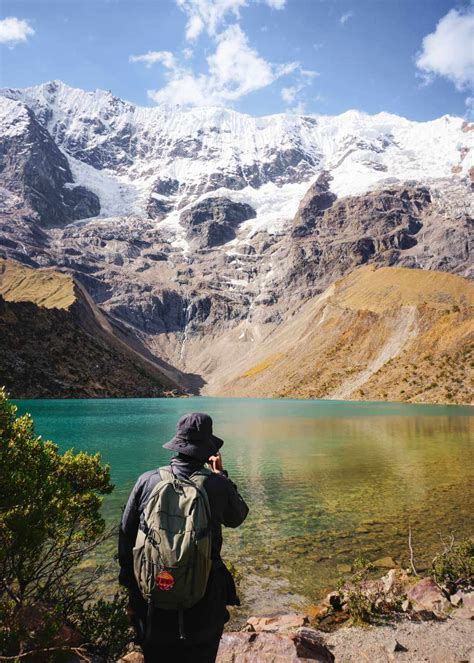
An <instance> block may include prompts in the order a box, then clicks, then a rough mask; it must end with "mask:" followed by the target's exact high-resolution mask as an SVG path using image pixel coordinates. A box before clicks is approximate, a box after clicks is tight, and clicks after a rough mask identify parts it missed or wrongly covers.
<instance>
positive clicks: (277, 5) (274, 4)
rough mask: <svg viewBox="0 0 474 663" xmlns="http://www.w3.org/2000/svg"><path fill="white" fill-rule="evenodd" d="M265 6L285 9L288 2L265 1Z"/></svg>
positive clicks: (280, 0)
mask: <svg viewBox="0 0 474 663" xmlns="http://www.w3.org/2000/svg"><path fill="white" fill-rule="evenodd" d="M265 4H267V5H268V6H269V7H271V8H272V9H283V8H284V6H285V5H286V0H265Z"/></svg>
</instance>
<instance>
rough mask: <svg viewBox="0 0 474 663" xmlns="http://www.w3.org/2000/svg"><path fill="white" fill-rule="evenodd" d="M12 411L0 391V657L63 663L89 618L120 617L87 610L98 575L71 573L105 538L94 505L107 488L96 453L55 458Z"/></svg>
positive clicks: (52, 448)
mask: <svg viewBox="0 0 474 663" xmlns="http://www.w3.org/2000/svg"><path fill="white" fill-rule="evenodd" d="M16 411H17V409H16V407H15V406H14V405H13V404H12V403H11V402H10V401H9V400H8V398H7V395H6V393H5V391H4V390H1V389H0V651H1V652H2V653H3V654H4V655H10V656H17V655H21V654H25V653H26V652H29V651H31V652H41V654H40V655H39V656H37V658H36V660H41V661H61V660H64V658H65V656H66V654H65V650H67V649H69V654H68V655H67V656H68V657H69V658H70V650H71V649H77V648H78V647H79V649H81V647H82V646H83V643H85V642H86V639H85V638H84V637H82V635H81V633H80V630H78V627H79V628H81V625H83V624H87V623H88V620H87V616H88V615H89V616H90V615H95V617H98V616H99V615H102V623H104V619H105V617H106V616H107V615H108V617H107V619H108V622H107V623H109V625H110V624H112V623H114V621H116V616H117V613H118V612H120V610H121V611H122V613H123V614H125V613H124V610H123V606H122V604H121V603H119V602H117V600H115V601H114V602H112V603H111V604H110V606H109V607H107V605H106V603H105V602H98V603H97V604H95V607H89V608H85V607H84V606H85V605H86V604H87V602H88V601H90V599H91V597H92V594H93V591H94V586H93V582H94V580H96V579H97V569H95V570H94V571H93V572H92V573H91V574H89V576H87V575H85V574H84V573H81V575H79V574H78V572H77V567H78V565H79V563H80V562H81V561H82V560H83V559H84V558H85V557H86V556H87V555H89V554H90V552H91V551H92V550H93V549H94V548H95V547H96V546H97V545H98V544H99V543H100V542H101V541H102V540H104V538H105V537H106V536H107V533H106V531H105V523H104V520H103V518H102V516H101V514H100V506H101V503H102V500H103V495H105V494H107V493H110V492H111V491H112V489H113V486H112V484H111V482H110V473H109V467H108V466H107V465H105V466H104V465H102V464H101V458H100V455H99V454H96V455H90V454H87V453H83V452H79V453H74V452H73V451H72V450H70V451H66V453H64V454H60V453H59V451H58V447H57V446H56V445H55V444H53V443H52V442H49V441H43V440H42V439H41V437H38V436H37V435H35V432H34V427H33V421H32V419H31V417H30V416H29V415H24V416H22V417H17V416H16ZM112 617H113V619H112ZM107 619H105V621H107ZM89 622H90V620H89ZM89 635H91V636H92V635H94V634H93V633H91V632H90V629H89V632H88V633H87V636H88V637H89ZM106 637H107V638H108V637H109V636H106ZM101 642H102V641H101ZM51 648H53V651H48V652H46V651H45V650H46V649H51ZM111 651H112V650H111ZM114 653H115V652H114Z"/></svg>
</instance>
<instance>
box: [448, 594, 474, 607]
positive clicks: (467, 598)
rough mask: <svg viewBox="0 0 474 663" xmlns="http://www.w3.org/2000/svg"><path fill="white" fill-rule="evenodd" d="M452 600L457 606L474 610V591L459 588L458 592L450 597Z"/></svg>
mask: <svg viewBox="0 0 474 663" xmlns="http://www.w3.org/2000/svg"><path fill="white" fill-rule="evenodd" d="M450 601H451V603H452V604H453V605H455V606H458V607H463V608H468V609H469V610H474V592H463V591H462V590H459V591H457V592H456V594H453V595H452V596H451V597H450Z"/></svg>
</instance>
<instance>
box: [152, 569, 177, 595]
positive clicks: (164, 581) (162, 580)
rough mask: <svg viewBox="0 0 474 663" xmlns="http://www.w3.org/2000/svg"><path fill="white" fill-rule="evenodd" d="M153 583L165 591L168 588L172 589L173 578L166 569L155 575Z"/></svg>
mask: <svg viewBox="0 0 474 663" xmlns="http://www.w3.org/2000/svg"><path fill="white" fill-rule="evenodd" d="M155 583H156V586H157V587H158V589H161V590H163V591H164V592H167V591H168V590H169V589H173V587H174V578H173V576H172V575H171V573H169V572H168V571H160V573H158V574H157V575H156V576H155Z"/></svg>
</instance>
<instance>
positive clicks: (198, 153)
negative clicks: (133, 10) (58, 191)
mask: <svg viewBox="0 0 474 663" xmlns="http://www.w3.org/2000/svg"><path fill="white" fill-rule="evenodd" d="M0 95H1V97H3V98H2V99H0V109H1V113H2V115H1V118H2V119H1V120H0V122H1V124H0V127H2V133H3V132H6V133H8V132H11V131H15V132H16V133H18V132H19V131H20V130H21V127H22V126H23V127H24V126H25V121H26V120H25V117H26V115H27V113H28V112H30V111H31V112H32V113H33V115H34V118H35V120H36V122H37V123H38V125H39V126H40V127H41V128H42V129H43V130H45V131H46V132H47V133H48V134H49V136H51V138H52V140H53V141H54V143H55V145H56V146H57V147H58V148H59V149H60V150H61V151H62V153H63V154H64V155H65V156H66V158H67V161H68V165H69V168H70V170H71V173H72V177H73V179H74V184H75V185H76V186H82V187H84V188H85V189H87V190H88V191H91V192H92V193H93V194H96V195H97V196H98V198H99V201H100V216H101V217H110V216H126V215H130V214H135V215H140V216H143V217H144V218H149V219H154V220H156V221H157V222H160V221H163V228H166V227H167V228H169V229H170V232H171V233H173V232H174V233H175V234H176V235H177V236H178V237H179V236H180V235H181V236H182V232H181V233H180V228H179V215H178V214H177V213H176V210H180V209H182V208H183V207H184V206H186V205H188V204H190V203H193V202H194V201H196V200H198V199H202V198H203V197H206V196H209V195H212V196H217V195H218V196H225V197H227V198H229V199H231V200H232V201H235V202H239V203H247V204H250V205H251V206H252V207H253V208H254V209H255V211H256V215H255V218H254V219H253V220H252V222H250V223H248V224H247V226H248V230H249V231H251V232H255V230H257V229H258V230H269V231H282V230H283V228H284V227H285V225H286V224H288V222H289V221H290V220H291V219H292V218H293V216H294V214H295V212H296V210H297V207H298V204H299V202H300V200H301V199H302V197H303V195H304V194H305V192H306V190H307V189H308V187H309V185H310V184H311V182H312V181H313V180H314V179H315V178H316V176H317V174H318V173H319V172H321V171H322V170H327V171H329V172H330V173H331V176H332V181H331V191H332V192H333V193H334V194H335V195H336V196H338V197H339V198H340V197H343V196H347V195H358V194H360V193H364V192H366V191H367V190H369V189H370V188H371V187H373V186H376V185H379V184H381V183H394V182H395V181H407V180H415V181H428V180H430V179H434V178H440V177H447V176H450V175H451V174H452V172H453V169H454V170H455V172H456V174H457V175H458V176H461V177H462V176H463V175H466V174H467V173H468V172H469V169H470V168H471V167H472V164H473V163H474V161H473V156H472V154H473V153H472V150H471V151H469V140H470V139H471V142H472V136H473V134H472V133H470V132H466V131H465V123H464V122H463V120H462V119H461V118H457V117H450V116H445V117H442V118H440V119H438V120H435V121H432V122H424V123H420V122H410V121H408V120H406V119H404V118H401V117H397V116H395V115H390V114H387V113H380V114H378V115H374V116H369V115H366V114H364V113H360V112H357V111H348V112H346V113H343V114H342V115H339V116H336V117H329V116H318V117H309V116H298V115H273V116H269V117H260V118H255V117H250V116H248V115H243V114H240V113H237V112H235V111H233V110H228V109H222V108H199V109H193V110H180V109H169V108H163V109H162V108H140V107H137V106H134V105H132V104H130V103H127V102H125V101H122V100H121V99H118V98H116V97H114V96H113V95H112V94H111V93H110V92H105V91H102V90H97V91H96V92H84V91H83V90H78V89H74V88H71V87H68V86H67V85H64V84H63V83H61V82H51V83H46V84H44V85H39V86H36V87H32V88H26V89H20V90H14V89H4V90H2V91H0ZM8 100H15V101H17V102H18V103H17V104H16V105H15V106H14V107H12V103H11V101H8ZM63 167H64V166H63ZM182 245H185V242H184V240H182Z"/></svg>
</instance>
